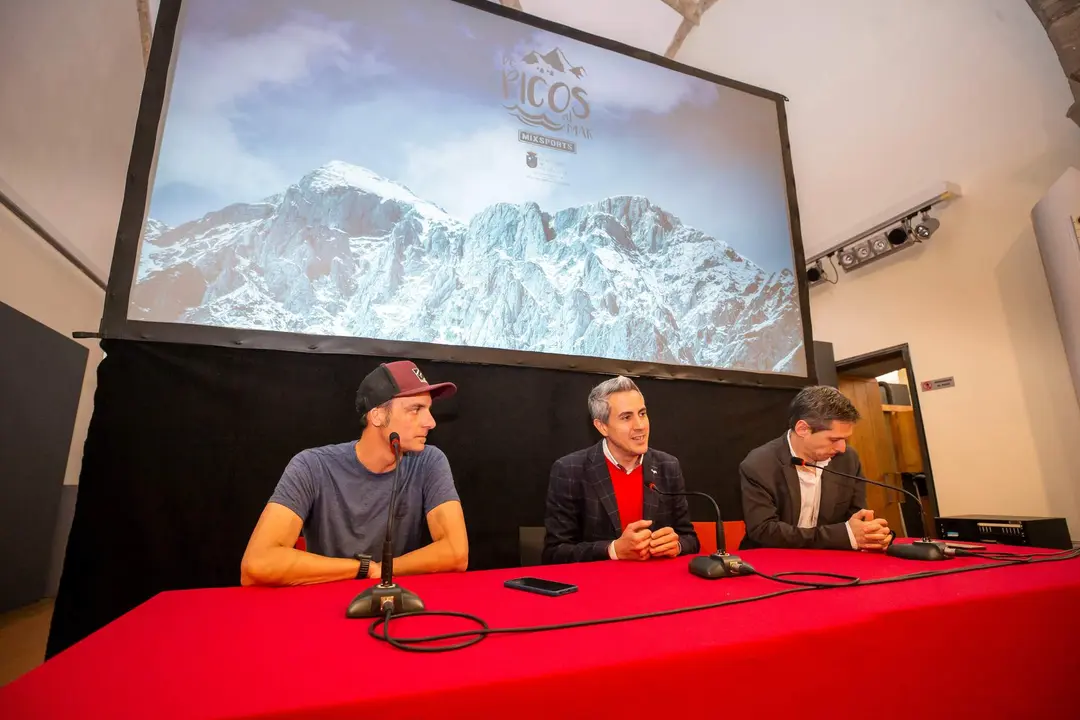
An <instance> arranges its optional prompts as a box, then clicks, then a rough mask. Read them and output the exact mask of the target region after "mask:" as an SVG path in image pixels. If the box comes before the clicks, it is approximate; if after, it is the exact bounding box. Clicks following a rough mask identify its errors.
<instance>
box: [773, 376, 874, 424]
mask: <svg viewBox="0 0 1080 720" xmlns="http://www.w3.org/2000/svg"><path fill="white" fill-rule="evenodd" d="M859 417H860V415H859V411H858V409H856V407H855V406H854V405H852V404H851V401H850V400H848V399H847V398H846V397H844V394H843V393H841V392H840V391H839V390H837V389H836V388H834V387H829V386H828V385H812V386H810V387H806V388H803V389H802V390H800V391H799V394H798V395H796V396H795V399H794V400H792V401H791V413H790V417H789V420H788V428H789V429H791V430H794V429H795V425H796V424H797V423H798V422H799V421H800V420H805V421H806V424H807V425H809V426H810V430H811V432H821V431H822V430H828V429H829V428H830V427H831V426H832V424H833V422H835V421H837V420H839V421H840V422H849V423H855V422H858V421H859Z"/></svg>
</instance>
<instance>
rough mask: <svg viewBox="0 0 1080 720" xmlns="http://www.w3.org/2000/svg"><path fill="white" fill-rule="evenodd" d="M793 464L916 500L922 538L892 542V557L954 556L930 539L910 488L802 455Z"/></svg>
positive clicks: (886, 550)
mask: <svg viewBox="0 0 1080 720" xmlns="http://www.w3.org/2000/svg"><path fill="white" fill-rule="evenodd" d="M791 464H792V465H794V466H795V467H808V468H814V469H815V470H821V471H823V472H827V473H832V474H833V475H840V476H842V477H846V478H851V479H852V480H858V481H859V482H864V483H869V484H870V485H877V486H878V487H883V488H885V489H887V490H896V491H897V492H902V493H904V494H905V495H907V496H908V497H910V498H911V499H912V500H914V501H915V507H917V508H918V509H919V525H920V526H921V529H922V539H921V540H917V541H916V542H913V543H905V544H903V545H896V544H890V545H889V547H888V548H886V549H885V554H886V555H888V556H890V557H898V558H904V559H905V560H944V559H945V558H946V557H954V556H955V555H956V553H955V552H949V550H951V548H949V549H946V548H945V547H944V546H943V545H942V544H941V543H936V542H934V541H932V540H931V539H930V537H929V536H928V535H927V533H926V520H925V519H924V518H923V513H922V503H921V502H920V501H919V496H918V495H916V494H915V493H913V492H911V491H910V490H905V489H904V488H902V487H896V486H895V485H889V484H888V483H883V482H878V481H876V480H871V479H869V478H864V477H862V476H860V475H851V474H849V473H844V472H840V471H839V470H833V469H832V468H830V467H828V466H822V465H815V464H813V463H811V462H807V461H806V460H803V459H802V458H801V457H795V456H794V455H792V456H791Z"/></svg>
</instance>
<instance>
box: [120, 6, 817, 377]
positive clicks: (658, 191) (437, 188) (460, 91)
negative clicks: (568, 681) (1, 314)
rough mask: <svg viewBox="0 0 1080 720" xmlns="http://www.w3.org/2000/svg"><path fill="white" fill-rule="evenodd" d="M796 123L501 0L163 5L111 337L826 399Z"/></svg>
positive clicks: (769, 100) (777, 101) (740, 88)
mask: <svg viewBox="0 0 1080 720" xmlns="http://www.w3.org/2000/svg"><path fill="white" fill-rule="evenodd" d="M783 103H784V99H783V97H782V96H780V95H778V94H776V93H772V92H769V91H765V90H761V89H758V88H753V87H750V86H747V85H743V84H741V83H737V82H734V81H731V80H727V79H724V78H720V77H717V76H714V75H710V74H707V73H704V72H701V71H697V70H693V69H691V68H687V67H685V66H681V65H678V64H677V63H673V62H670V61H667V60H664V59H663V58H659V57H657V56H654V55H651V54H649V53H644V52H642V51H639V50H634V49H632V48H628V47H625V46H622V45H619V44H617V43H613V42H611V41H608V40H603V39H600V38H596V37H594V36H590V35H586V34H583V33H580V32H577V31H572V30H569V29H567V28H564V27H562V26H558V25H554V24H552V23H549V22H546V21H542V20H539V19H537V18H533V17H531V16H527V15H524V14H522V13H518V12H515V11H512V10H508V9H506V8H502V7H501V6H498V5H495V4H493V3H488V2H486V0H477V1H476V2H461V1H458V0H396V1H394V2H388V1H385V0H290V1H289V2H285V1H270V0H229V1H228V2H221V0H184V1H183V2H182V3H180V2H178V1H177V0H165V1H164V2H162V5H161V12H160V16H159V21H158V28H157V32H156V35H155V40H154V48H153V51H152V57H151V62H150V68H149V72H148V77H147V86H146V90H145V92H144V97H143V106H142V110H141V113H140V120H139V129H138V133H137V136H136V142H135V147H134V149H133V154H132V172H131V177H130V182H129V188H128V193H127V196H126V199H125V209H124V214H123V217H122V219H121V225H120V232H119V236H118V244H117V252H116V256H115V258H114V264H113V272H112V277H111V280H110V283H111V287H110V293H109V300H108V304H107V307H106V318H105V321H104V323H103V331H104V334H106V335H107V336H108V335H111V336H122V337H141V338H151V339H164V340H183V341H191V342H212V343H216V344H230V343H232V344H237V345H251V346H256V347H282V348H286V349H301V350H319V351H339V352H340V351H347V352H361V353H367V354H389V355H408V356H412V357H427V358H434V359H452V360H460V361H465V362H469V361H476V362H497V363H504V364H525V365H533V366H543V367H555V368H575V369H586V370H595V371H611V372H614V371H620V372H625V371H631V372H635V371H636V372H641V373H648V374H654V375H662V376H663V375H667V376H678V377H698V378H706V379H721V380H724V379H729V380H730V379H750V380H752V381H754V382H759V383H766V384H770V383H771V384H778V383H789V384H790V383H791V382H792V381H793V380H795V379H798V378H801V379H805V378H807V377H808V376H811V375H812V367H809V365H810V364H811V363H812V360H808V357H807V353H806V352H805V350H806V347H807V345H808V343H809V338H810V328H809V313H808V311H807V306H806V285H805V280H804V278H803V277H802V274H803V273H802V271H801V266H802V247H801V241H800V238H799V233H798V222H797V217H798V214H797V205H796V199H795V195H794V181H793V178H792V174H791V166H790V157H789V154H788V150H787V137H786V125H785V122H786V121H785V116H784V107H783Z"/></svg>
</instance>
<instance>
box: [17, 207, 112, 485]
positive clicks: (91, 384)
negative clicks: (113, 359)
mask: <svg viewBox="0 0 1080 720" xmlns="http://www.w3.org/2000/svg"><path fill="white" fill-rule="evenodd" d="M0 302H3V303H5V304H7V305H10V306H11V307H13V308H15V309H16V310H18V311H19V312H21V313H23V314H24V315H29V316H30V317H32V318H34V319H35V320H37V321H38V322H40V323H42V324H44V325H48V326H49V327H50V328H52V329H53V330H56V331H57V332H59V333H61V334H63V335H66V336H67V337H71V333H72V332H74V331H76V330H91V331H93V330H97V328H98V322H99V321H100V319H101V308H102V305H103V303H104V302H105V292H104V291H103V290H102V289H101V288H99V287H98V286H97V285H95V284H94V283H92V282H91V281H90V280H89V278H87V277H86V276H85V275H83V274H82V273H81V272H79V271H78V270H76V269H75V267H74V266H73V265H72V264H71V263H69V262H68V261H67V260H66V259H65V258H64V257H63V256H61V255H60V253H58V252H56V251H55V250H53V249H52V248H51V247H49V246H48V245H47V244H46V243H45V242H44V241H43V240H42V239H41V238H40V237H39V236H38V235H37V234H35V233H34V232H33V231H31V230H30V229H29V228H28V227H26V226H25V225H24V224H23V223H22V222H21V221H20V220H19V219H18V218H17V217H15V216H14V215H12V214H11V213H10V212H9V211H8V210H7V209H6V208H3V207H0ZM80 342H82V344H84V345H86V347H87V348H89V350H90V356H89V358H88V359H87V367H86V375H85V377H84V378H83V389H82V398H81V399H80V401H79V412H78V415H76V418H75V431H74V433H73V434H72V439H71V449H70V452H69V454H68V465H67V472H66V474H65V475H64V484H66V485H75V484H78V481H79V470H80V468H81V467H82V450H83V443H84V442H85V441H86V429H87V427H88V426H89V424H90V415H91V412H92V411H93V406H94V402H93V401H94V388H95V387H96V386H97V383H96V371H97V365H98V362H99V361H100V360H101V349H100V348H99V347H98V343H97V342H96V341H95V342H88V341H80Z"/></svg>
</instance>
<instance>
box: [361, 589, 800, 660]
mask: <svg viewBox="0 0 1080 720" xmlns="http://www.w3.org/2000/svg"><path fill="white" fill-rule="evenodd" d="M813 589H814V588H810V587H803V588H790V589H788V590H778V591H776V592H771V593H766V594H765V595H754V596H752V597H748V598H736V599H734V600H723V601H721V602H715V603H708V604H707V605H694V606H691V607H685V608H674V609H672V610H656V611H653V612H647V613H639V614H637V615H621V616H618V617H612V618H601V619H599V620H578V621H575V622H568V623H558V624H555V625H534V626H532V627H516V628H515V627H510V628H492V627H488V625H487V623H485V622H484V621H483V620H482V619H480V618H479V617H477V616H475V615H470V614H468V613H459V612H450V611H428V610H420V611H417V612H408V613H399V614H397V615H394V616H393V617H392V619H393V620H401V619H404V618H408V617H431V616H445V617H461V618H465V619H467V620H472V621H473V622H475V623H476V624H478V625H481V626H482V628H480V629H476V630H459V631H458V632H452V633H443V634H441V635H427V636H421V637H405V638H402V637H393V636H390V635H389V630H388V628H387V627H386V626H387V625H389V622H388V621H387V619H386V618H377V619H376V620H375V621H374V622H372V623H371V626H370V627H369V628H368V635H370V636H371V637H373V638H375V639H376V640H384V641H386V642H390V644H391V645H393V646H394V647H396V648H398V649H400V650H408V651H410V652H445V651H447V650H457V649H459V648H460V647H467V646H468V645H473V644H475V643H477V642H479V641H480V640H482V639H483V638H485V637H487V636H488V635H521V634H524V633H534V632H551V631H553V630H571V629H573V628H579V627H589V626H593V625H612V624H614V623H621V622H630V621H632V620H647V619H650V618H658V617H665V616H668V615H682V614H683V613H690V612H698V611H701V610H712V609H715V608H719V607H725V606H727V605H742V604H745V603H749V602H754V601H757V600H768V599H769V598H774V597H780V596H781V595H790V594H792V593H798V592H806V591H807V590H813ZM380 626H382V627H383V632H382V633H381V634H380V633H379V627H380ZM470 635H475V636H476V637H475V638H473V640H471V641H469V642H468V643H467V644H464V645H463V644H460V643H459V644H457V645H440V646H438V647H433V648H421V647H414V646H415V645H420V644H423V643H433V642H440V641H443V640H454V639H456V638H460V637H468V636H470ZM387 638H389V639H387Z"/></svg>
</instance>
